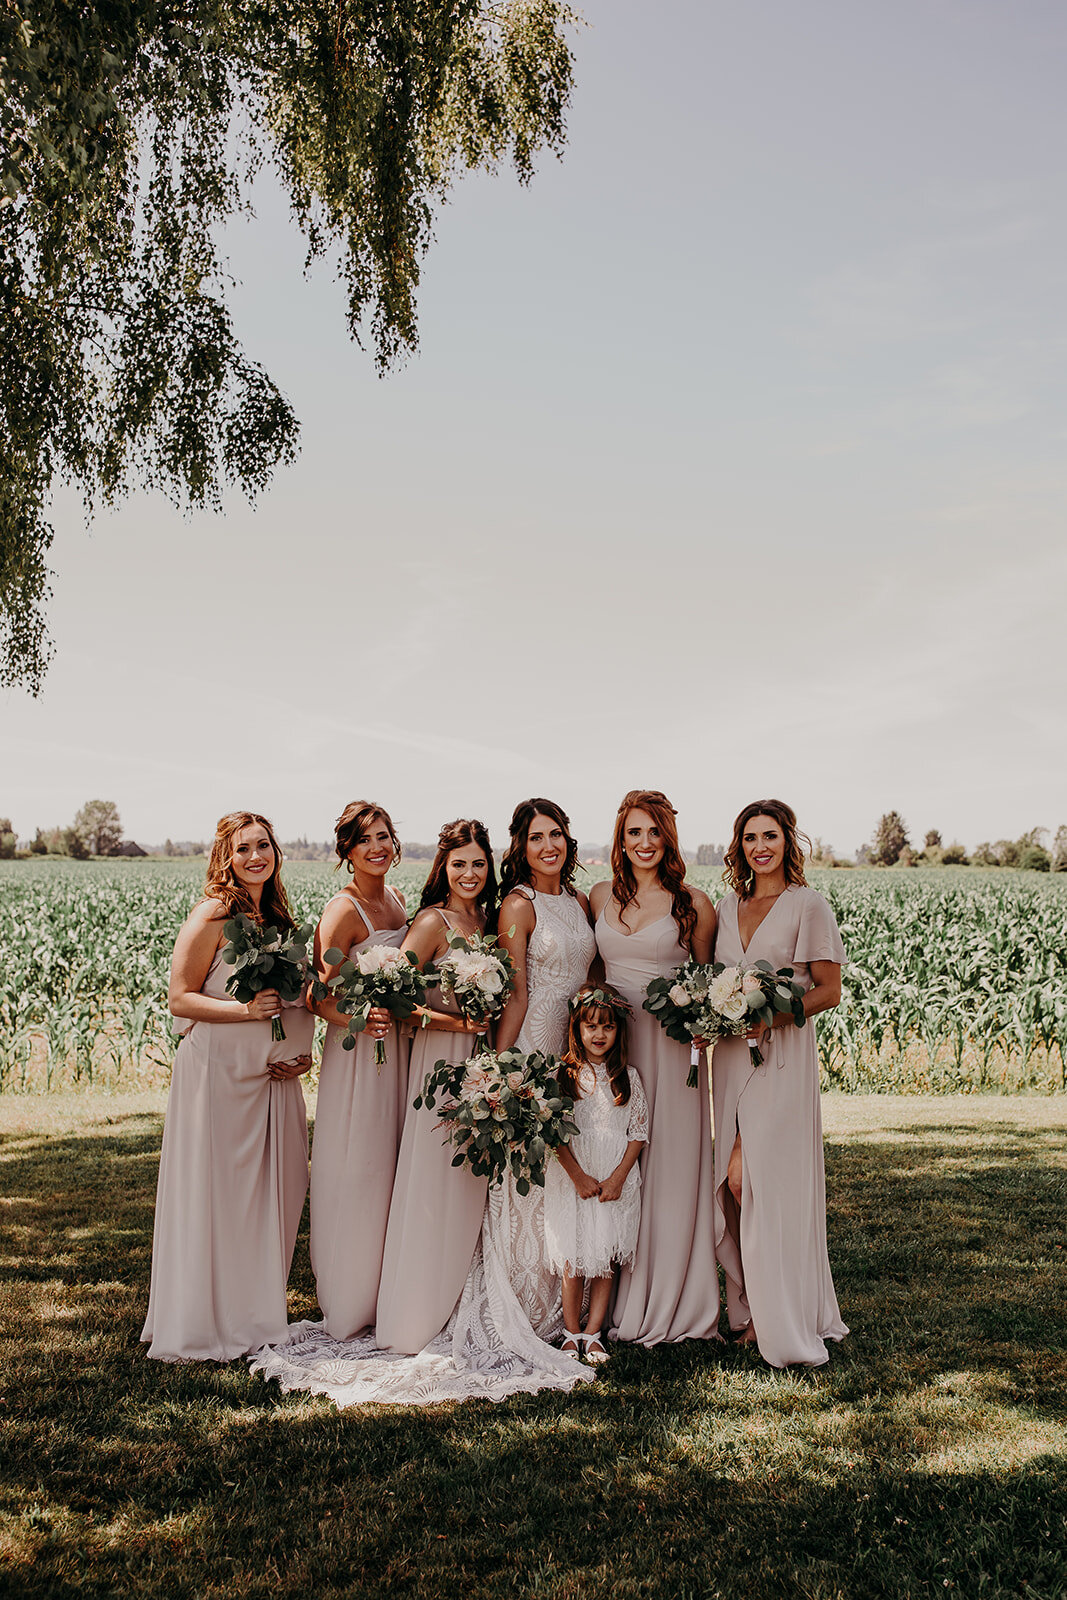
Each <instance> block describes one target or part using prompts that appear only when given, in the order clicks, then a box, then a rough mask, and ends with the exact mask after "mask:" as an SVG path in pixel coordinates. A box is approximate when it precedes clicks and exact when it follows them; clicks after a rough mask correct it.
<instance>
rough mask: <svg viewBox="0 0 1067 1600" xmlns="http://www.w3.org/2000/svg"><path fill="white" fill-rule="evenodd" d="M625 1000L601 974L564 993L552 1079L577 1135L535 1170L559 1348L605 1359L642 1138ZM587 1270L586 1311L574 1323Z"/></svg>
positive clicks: (628, 1259)
mask: <svg viewBox="0 0 1067 1600" xmlns="http://www.w3.org/2000/svg"><path fill="white" fill-rule="evenodd" d="M630 1015H631V1012H630V1007H629V1005H628V1003H627V1002H626V1001H625V1000H624V999H623V997H622V995H621V994H619V992H618V990H616V989H613V988H612V987H611V985H610V984H605V983H602V984H600V985H596V984H592V983H585V984H583V985H582V987H581V988H580V989H579V990H578V993H577V994H576V995H575V996H574V997H573V999H572V1000H571V1002H570V1019H569V1025H568V1034H567V1050H566V1054H565V1055H564V1057H563V1059H562V1062H561V1063H560V1074H559V1078H560V1088H561V1089H562V1090H563V1092H564V1093H565V1094H567V1095H569V1096H570V1097H571V1098H572V1099H573V1100H574V1121H575V1123H576V1124H577V1127H578V1133H577V1135H576V1136H575V1137H574V1138H573V1139H572V1140H571V1142H570V1144H569V1145H562V1146H561V1147H560V1148H559V1149H558V1150H557V1152H556V1156H557V1160H555V1161H553V1162H552V1163H551V1164H550V1165H549V1168H548V1171H547V1173H546V1175H545V1244H546V1247H547V1252H548V1258H549V1262H550V1264H551V1266H552V1267H553V1269H554V1270H555V1271H556V1272H559V1273H562V1276H563V1325H564V1340H563V1347H562V1348H563V1349H564V1350H565V1351H566V1352H568V1353H569V1354H575V1355H577V1354H579V1353H580V1352H581V1350H582V1348H583V1346H584V1349H585V1354H586V1356H587V1358H588V1359H589V1360H590V1361H593V1362H599V1361H605V1360H606V1359H607V1351H606V1350H605V1348H604V1344H603V1341H602V1339H601V1331H602V1326H603V1322H604V1318H605V1316H606V1315H607V1310H608V1301H609V1300H610V1298H611V1285H612V1280H613V1278H614V1275H615V1267H616V1266H617V1265H618V1264H620V1263H622V1264H624V1265H632V1264H633V1259H634V1250H635V1248H636V1246H637V1225H638V1222H639V1221H640V1217H641V1174H640V1172H639V1170H638V1168H637V1165H636V1163H637V1158H638V1156H639V1155H640V1153H641V1146H642V1145H643V1144H645V1143H646V1142H647V1140H648V1105H647V1102H646V1100H645V1092H644V1089H643V1088H642V1087H641V1080H640V1078H639V1077H638V1076H637V1073H636V1072H635V1071H634V1069H633V1068H632V1067H631V1068H629V1069H628V1068H627V1064H626V1018H627V1017H628V1016H630ZM587 1279H588V1280H589V1311H588V1314H587V1316H586V1323H585V1331H584V1332H580V1331H579V1328H580V1326H581V1313H582V1301H583V1298H584V1295H585V1286H586V1280H587Z"/></svg>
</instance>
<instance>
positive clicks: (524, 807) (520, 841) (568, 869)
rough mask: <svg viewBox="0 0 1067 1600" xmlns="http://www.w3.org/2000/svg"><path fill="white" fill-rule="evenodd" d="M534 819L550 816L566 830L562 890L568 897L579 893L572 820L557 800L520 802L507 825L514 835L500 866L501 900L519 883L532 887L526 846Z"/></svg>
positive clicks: (560, 879) (576, 845) (576, 848)
mask: <svg viewBox="0 0 1067 1600" xmlns="http://www.w3.org/2000/svg"><path fill="white" fill-rule="evenodd" d="M534 817H551V818H552V821H553V822H555V823H557V824H558V826H559V827H561V828H562V829H563V837H564V838H565V839H566V841H567V849H566V853H565V855H564V858H563V870H562V872H561V873H560V875H559V882H560V887H561V888H562V889H563V890H565V892H566V893H567V894H570V895H573V894H577V890H576V889H575V887H574V869H575V868H576V867H577V865H578V841H577V840H576V839H575V838H574V837H573V836H572V834H571V819H570V817H568V815H567V813H566V812H565V811H564V809H563V807H562V806H558V805H557V804H556V802H555V801H554V800H544V799H535V800H520V801H519V803H518V805H517V806H516V807H515V810H514V811H513V812H512V814H511V821H510V822H509V823H508V832H509V833H510V834H511V843H510V844H509V845H508V848H507V850H506V851H505V852H504V857H503V860H502V861H501V863H500V898H501V900H503V899H504V897H505V895H509V894H510V893H511V891H512V889H515V888H517V887H518V885H519V884H520V883H525V884H530V882H531V880H532V878H533V873H532V872H531V870H530V863H529V862H528V861H527V859H526V845H527V842H528V841H529V838H530V824H531V822H532V821H533V819H534Z"/></svg>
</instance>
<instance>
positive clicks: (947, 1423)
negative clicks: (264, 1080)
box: [0, 1093, 1067, 1600]
mask: <svg viewBox="0 0 1067 1600" xmlns="http://www.w3.org/2000/svg"><path fill="white" fill-rule="evenodd" d="M163 1104H164V1101H163V1097H162V1096H161V1095H159V1094H157V1093H151V1094H144V1095H140V1096H107V1095H103V1094H100V1093H97V1094H95V1095H76V1094H62V1095H53V1096H50V1097H21V1096H20V1097H12V1098H9V1097H4V1099H3V1100H2V1101H0V1133H2V1143H0V1161H2V1174H0V1194H2V1195H3V1202H2V1204H3V1221H4V1234H3V1244H2V1254H3V1279H4V1282H3V1329H2V1339H3V1349H2V1352H0V1360H2V1363H3V1367H2V1370H3V1374H4V1380H3V1399H2V1411H0V1423H2V1430H3V1463H2V1469H3V1470H2V1490H0V1494H2V1499H0V1563H2V1570H0V1590H2V1592H3V1593H4V1594H5V1595H11V1596H22V1595H26V1596H30V1595H35V1596H36V1595H40V1596H49V1597H50V1600H59V1597H64V1596H68V1595H69V1596H78V1595H92V1596H105V1595H106V1596H127V1595H129V1596H135V1595H136V1596H138V1597H142V1600H147V1597H152V1596H161V1597H163V1596H166V1597H168V1600H170V1597H175V1596H204V1597H208V1596H210V1597H215V1596H219V1597H223V1596H225V1597H231V1596H264V1597H265V1596H271V1597H294V1600H295V1597H298V1596H300V1597H303V1596H318V1597H332V1596H342V1595H345V1596H364V1595H365V1596H371V1595H374V1596H378V1595H385V1594H388V1595H395V1596H411V1597H413V1600H414V1597H419V1600H429V1597H442V1596H447V1597H452V1596H457V1597H458V1596H463V1597H471V1600H481V1597H486V1600H488V1597H498V1596H511V1595H534V1596H540V1597H545V1600H565V1597H566V1600H570V1597H582V1600H587V1597H589V1600H599V1597H605V1600H606V1597H607V1596H609V1595H610V1596H611V1597H612V1600H631V1597H637V1596H642V1597H644V1596H650V1597H652V1596H655V1597H671V1600H675V1597H676V1600H684V1597H688V1596H693V1597H697V1596H699V1597H718V1596H721V1597H723V1600H739V1597H745V1596H753V1597H764V1596H782V1597H790V1600H792V1597H795V1596H810V1597H819V1600H838V1597H850V1600H851V1597H857V1600H859V1597H864V1600H865V1597H869V1596H871V1597H873V1596H886V1597H892V1600H908V1597H911V1596H934V1595H938V1596H943V1595H945V1594H946V1593H955V1594H956V1595H959V1596H965V1597H967V1600H971V1597H983V1600H984V1597H999V1596H1019V1597H1025V1600H1059V1597H1061V1596H1062V1595H1063V1594H1064V1593H1065V1592H1067V1529H1065V1519H1067V1462H1065V1447H1067V1317H1065V1311H1064V1307H1065V1301H1067V1294H1065V1289H1067V1283H1065V1271H1064V1259H1063V1258H1064V1233H1063V1224H1064V1217H1065V1214H1067V1206H1065V1198H1067V1105H1065V1104H1064V1103H1063V1102H1062V1101H1059V1100H1051V1101H1050V1100H1036V1099H1027V1100H1005V1099H1004V1098H989V1099H979V1098H975V1097H973V1096H968V1097H966V1098H950V1097H941V1098H938V1099H936V1100H927V1101H921V1100H916V1099H914V1098H909V1099H906V1100H905V1099H901V1098H892V1097H889V1096H878V1097H870V1098H865V1097H860V1096H838V1095H831V1096H827V1097H826V1101H825V1112H826V1124H827V1166H828V1178H829V1187H830V1211H829V1227H830V1249H831V1256H832V1260H833V1264H834V1270H835V1276H836V1281H837V1286H838V1291H839V1295H840V1299H841V1303H842V1309H843V1311H844V1315H845V1319H846V1321H847V1322H848V1323H849V1324H850V1325H851V1327H852V1330H853V1331H852V1335H851V1337H850V1338H849V1339H848V1340H847V1341H845V1343H844V1345H842V1346H841V1347H838V1348H836V1349H835V1350H834V1351H833V1354H832V1358H831V1361H830V1364H829V1366H828V1367H826V1368H824V1369H822V1370H821V1371H820V1372H816V1373H809V1372H803V1371H798V1372H788V1373H776V1372H773V1371H771V1370H769V1369H768V1368H766V1367H764V1366H763V1364H762V1363H761V1362H760V1361H759V1359H758V1357H757V1356H756V1355H755V1354H754V1353H753V1352H751V1351H743V1350H739V1349H736V1348H733V1347H727V1348H722V1349H718V1348H711V1347H706V1346H703V1345H693V1344H687V1345H683V1346H681V1347H677V1348H671V1349H660V1350H655V1351H643V1350H638V1349H629V1350H625V1349H624V1350H622V1351H620V1352H619V1354H618V1355H617V1356H616V1357H615V1358H614V1359H613V1361H612V1362H611V1364H610V1366H609V1367H608V1369H607V1370H606V1371H605V1372H603V1373H602V1374H601V1375H600V1376H599V1377H598V1379H597V1381H596V1383H595V1384H592V1385H589V1386H588V1387H583V1388H582V1389H581V1390H579V1391H578V1392H577V1393H575V1394H573V1395H571V1396H560V1395H551V1394H546V1395H538V1396H530V1397H522V1398H519V1399H516V1400H511V1401H508V1402H506V1403H505V1404H503V1405H501V1406H493V1405H492V1404H490V1403H488V1402H484V1401H476V1402H471V1403H468V1404H466V1405H463V1406H456V1405H450V1406H441V1407H436V1408H431V1409H427V1410H421V1409H417V1408H411V1409H407V1408H393V1409H376V1408H365V1409H355V1410H351V1411H348V1412H343V1413H339V1412H337V1411H335V1410H334V1409H333V1407H332V1406H331V1405H330V1404H329V1402H327V1401H325V1400H322V1399H316V1398H308V1397H302V1396H300V1395H291V1396H284V1395H282V1394H280V1393H279V1392H278V1390H277V1389H276V1388H275V1387H274V1386H272V1385H268V1384H264V1383H263V1382H262V1381H261V1380H259V1379H257V1378H253V1377H250V1376H249V1374H248V1372H247V1370H246V1368H245V1367H244V1365H243V1364H241V1363H234V1364H232V1365H230V1366H227V1367H212V1366H208V1365H195V1366H182V1367H173V1366H164V1365H162V1364H158V1363H154V1362H149V1361H146V1360H145V1358H144V1355H143V1352H142V1349H141V1347H140V1345H139V1343H138V1335H139V1333H140V1328H141V1322H142V1318H143V1315H144V1307H145V1302H146V1298H147V1290H148V1272H149V1257H150V1247H151V1227H152V1205H153V1198H154V1187H155V1176H156V1163H157V1155H158V1149H159V1140H160V1133H161V1128H162V1115H163ZM292 1283H293V1288H292V1295H291V1313H292V1315H293V1316H294V1317H296V1316H300V1315H306V1314H314V1296H313V1285H312V1281H311V1275H310V1268H309V1263H308V1254H307V1237H306V1229H305V1232H304V1234H303V1235H302V1237H301V1241H300V1245H299V1247H298V1253H297V1260H296V1263H295V1267H294V1272H293V1280H292Z"/></svg>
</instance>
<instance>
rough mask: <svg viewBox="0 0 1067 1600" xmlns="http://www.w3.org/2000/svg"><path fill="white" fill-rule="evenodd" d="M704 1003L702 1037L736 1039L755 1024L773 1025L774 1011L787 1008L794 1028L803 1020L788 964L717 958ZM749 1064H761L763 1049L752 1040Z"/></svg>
mask: <svg viewBox="0 0 1067 1600" xmlns="http://www.w3.org/2000/svg"><path fill="white" fill-rule="evenodd" d="M711 971H712V979H711V983H710V985H709V986H708V998H707V1003H706V1005H705V1006H704V1011H703V1015H702V1017H701V1029H700V1031H701V1034H702V1035H703V1037H704V1038H705V1039H730V1038H733V1039H736V1038H738V1037H739V1036H741V1035H742V1034H746V1033H748V1032H749V1031H750V1030H751V1029H752V1028H754V1027H755V1026H756V1025H757V1024H762V1026H763V1027H764V1028H771V1027H773V1026H774V1018H775V1015H776V1014H780V1013H785V1012H787V1011H791V1012H792V1013H793V1021H794V1022H795V1023H796V1025H797V1027H798V1028H802V1027H803V1026H804V1024H805V1023H806V1022H807V1020H808V1019H807V1017H806V1015H805V1013H804V989H803V987H802V986H801V985H800V984H799V983H797V982H796V981H795V980H794V978H793V969H792V967H779V968H778V970H777V972H776V971H775V969H774V968H773V967H772V966H771V964H770V962H769V961H757V962H756V963H755V964H754V965H753V966H751V967H728V966H726V965H725V964H724V963H723V962H721V961H718V962H716V963H715V965H714V966H713V967H712V969H711ZM748 1048H749V1049H750V1050H751V1052H752V1065H753V1066H754V1067H761V1066H762V1065H763V1052H762V1050H761V1049H760V1047H759V1045H758V1043H757V1041H756V1040H755V1039H750V1040H749V1041H748Z"/></svg>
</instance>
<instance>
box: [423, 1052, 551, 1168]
mask: <svg viewBox="0 0 1067 1600" xmlns="http://www.w3.org/2000/svg"><path fill="white" fill-rule="evenodd" d="M556 1071H557V1062H556V1058H555V1056H551V1055H543V1054H542V1053H541V1051H539V1050H535V1051H534V1052H533V1053H532V1054H531V1055H525V1054H524V1053H523V1052H522V1051H521V1050H514V1049H512V1050H500V1051H496V1052H493V1051H486V1052H485V1054H483V1055H478V1056H474V1057H473V1058H472V1059H471V1060H469V1061H458V1062H452V1061H438V1062H437V1063H436V1064H435V1065H434V1067H433V1070H432V1071H430V1072H428V1073H427V1074H426V1079H425V1082H424V1083H423V1086H422V1093H421V1094H420V1095H419V1096H418V1098H417V1099H416V1101H415V1109H416V1110H419V1109H421V1107H422V1106H426V1107H427V1108H428V1109H429V1110H433V1109H434V1107H435V1104H436V1101H437V1097H438V1096H439V1095H441V1096H443V1097H444V1102H445V1103H444V1104H443V1105H442V1107H441V1109H440V1111H439V1112H438V1116H439V1117H440V1119H441V1123H442V1125H443V1126H444V1127H445V1129H446V1137H447V1138H448V1139H449V1140H450V1141H451V1142H452V1144H454V1145H455V1146H456V1154H455V1155H454V1156H453V1157H452V1165H453V1166H454V1167H462V1166H468V1167H470V1169H471V1171H472V1172H473V1173H474V1175H475V1176H476V1177H479V1178H488V1179H489V1182H490V1183H502V1182H503V1181H504V1176H505V1174H506V1173H507V1172H510V1173H511V1175H512V1177H513V1178H514V1179H515V1187H516V1189H517V1190H518V1192H519V1193H520V1194H523V1195H525V1194H529V1192H530V1186H531V1184H537V1186H538V1187H539V1188H542V1189H543V1188H544V1185H545V1161H546V1159H547V1157H548V1154H549V1152H550V1151H552V1150H557V1149H558V1148H559V1146H560V1145H564V1144H569V1143H570V1140H571V1138H572V1137H573V1135H574V1134H576V1133H577V1132H578V1128H577V1126H576V1124H575V1123H574V1122H573V1121H572V1120H571V1116H570V1113H571V1112H572V1111H573V1110H574V1101H573V1100H572V1099H570V1097H569V1096H567V1095H565V1094H564V1093H563V1091H562V1089H561V1088H560V1084H559V1079H558V1078H557V1076H556Z"/></svg>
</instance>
